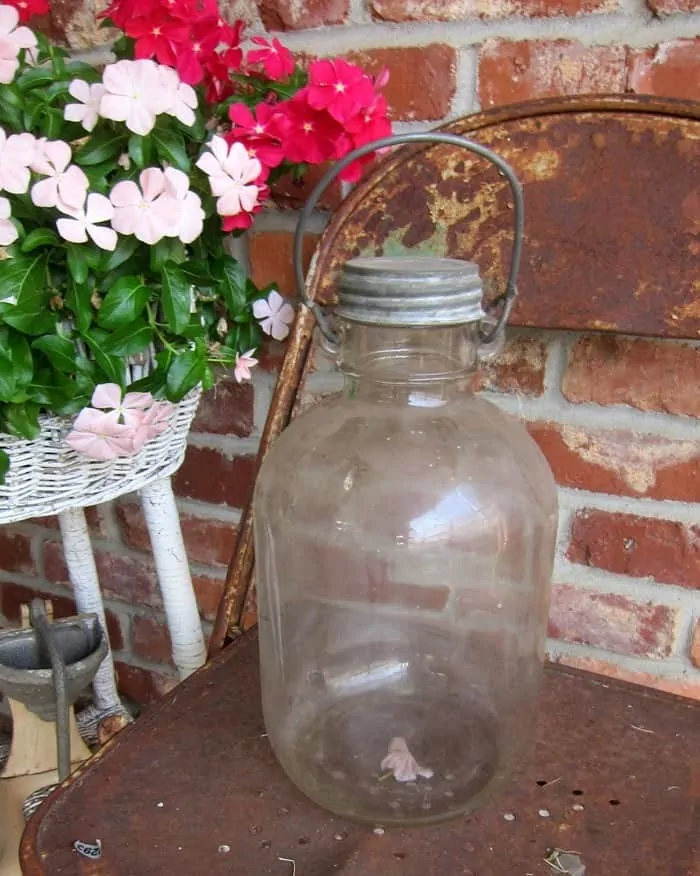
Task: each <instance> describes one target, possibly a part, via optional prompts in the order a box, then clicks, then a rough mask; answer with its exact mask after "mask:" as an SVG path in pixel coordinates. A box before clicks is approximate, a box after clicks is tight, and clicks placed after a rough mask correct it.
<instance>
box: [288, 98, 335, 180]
mask: <svg viewBox="0 0 700 876" xmlns="http://www.w3.org/2000/svg"><path fill="white" fill-rule="evenodd" d="M307 97H308V88H302V89H301V91H299V92H297V93H296V94H295V95H294V97H293V98H291V100H285V101H283V102H282V103H278V104H277V111H278V112H279V113H282V114H283V115H284V116H286V117H287V120H288V126H289V128H288V131H287V133H286V136H285V138H284V141H283V146H284V157H285V158H286V159H287V161H292V162H294V163H296V162H307V163H309V164H321V163H322V162H324V161H327V160H328V159H329V158H332V157H333V156H334V155H335V152H336V142H337V140H338V139H339V138H340V137H341V136H342V135H343V129H342V127H341V126H340V125H339V124H338V122H336V120H335V119H333V118H331V117H330V116H329V115H328V113H326V112H318V111H316V110H315V109H313V107H311V106H309V104H308V102H307Z"/></svg>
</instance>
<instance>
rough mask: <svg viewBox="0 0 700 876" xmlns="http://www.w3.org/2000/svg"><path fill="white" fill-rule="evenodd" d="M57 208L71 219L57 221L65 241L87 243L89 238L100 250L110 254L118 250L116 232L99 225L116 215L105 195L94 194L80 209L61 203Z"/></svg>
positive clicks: (57, 226)
mask: <svg viewBox="0 0 700 876" xmlns="http://www.w3.org/2000/svg"><path fill="white" fill-rule="evenodd" d="M56 206H57V207H58V209H59V210H60V211H61V212H62V213H65V214H66V215H67V216H69V217H70V218H69V219H63V218H61V219H57V220H56V228H57V230H58V233H59V234H60V235H61V237H62V238H63V239H64V240H68V241H70V242H71V243H87V241H88V238H89V239H90V240H92V242H93V243H95V244H97V246H99V247H100V249H106V250H109V251H110V252H111V251H112V250H114V249H116V246H117V233H116V231H114V230H113V229H112V228H105V227H103V226H102V225H100V224H99V223H101V222H107V221H109V220H110V219H111V218H112V216H113V215H114V207H113V206H112V205H111V204H110V202H109V199H108V198H105V196H104V195H99V194H97V193H96V192H92V193H91V194H89V195H88V196H87V200H86V201H85V203H83V204H81V205H80V206H79V207H69V206H68V204H64V203H62V202H61V201H59V202H58V204H57V205H56Z"/></svg>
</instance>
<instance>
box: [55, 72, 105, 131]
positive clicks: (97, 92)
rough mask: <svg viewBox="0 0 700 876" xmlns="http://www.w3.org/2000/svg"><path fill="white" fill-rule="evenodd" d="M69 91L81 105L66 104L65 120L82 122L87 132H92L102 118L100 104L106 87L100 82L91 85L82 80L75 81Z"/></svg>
mask: <svg viewBox="0 0 700 876" xmlns="http://www.w3.org/2000/svg"><path fill="white" fill-rule="evenodd" d="M68 91H69V93H70V95H71V96H72V97H74V98H75V99H76V100H79V101H80V103H69V104H66V107H65V109H64V110H63V118H64V119H66V120H67V121H69V122H80V124H81V125H82V126H83V127H84V128H85V130H86V131H92V130H93V128H94V127H95V125H96V124H97V120H98V118H99V116H100V102H101V101H102V98H103V97H104V94H105V87H104V85H101V84H100V83H99V82H98V83H95V84H94V85H89V84H88V83H87V82H84V81H83V80H82V79H74V80H73V81H72V82H71V84H70V87H69V88H68Z"/></svg>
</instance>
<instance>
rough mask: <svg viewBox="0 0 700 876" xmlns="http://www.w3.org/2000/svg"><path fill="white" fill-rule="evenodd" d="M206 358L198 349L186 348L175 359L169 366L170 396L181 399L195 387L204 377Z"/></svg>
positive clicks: (175, 399)
mask: <svg viewBox="0 0 700 876" xmlns="http://www.w3.org/2000/svg"><path fill="white" fill-rule="evenodd" d="M206 364H207V363H206V360H205V359H204V357H203V356H202V354H201V353H200V352H199V351H198V350H186V351H185V352H184V353H180V355H179V356H176V357H175V359H174V360H173V362H172V364H171V365H170V368H168V377H167V382H166V387H167V391H168V398H169V399H170V400H171V401H179V400H180V399H181V398H183V396H185V395H187V393H188V392H189V391H190V390H191V389H194V387H195V386H196V385H197V384H198V383H199V382H200V381H201V380H202V378H203V377H204V371H205V368H206Z"/></svg>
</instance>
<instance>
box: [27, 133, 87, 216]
mask: <svg viewBox="0 0 700 876" xmlns="http://www.w3.org/2000/svg"><path fill="white" fill-rule="evenodd" d="M72 157H73V156H72V152H71V148H70V146H69V145H68V144H67V143H65V142H64V141H63V140H39V141H37V144H36V150H35V153H34V159H33V161H32V163H31V169H32V170H33V171H34V172H35V173H40V174H41V175H42V176H45V177H46V179H42V180H39V182H37V183H34V185H33V186H32V191H31V198H32V203H33V204H35V205H36V206H37V207H55V206H56V205H57V204H58V202H59V201H62V202H63V203H64V204H67V205H68V206H69V207H73V208H78V207H81V206H82V205H83V204H84V203H85V197H86V195H87V190H88V188H89V185H90V183H89V181H88V178H87V177H86V176H85V173H84V172H83V171H82V170H81V169H80V168H79V167H78V166H77V165H75V164H71V163H70V160H71V158H72Z"/></svg>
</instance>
